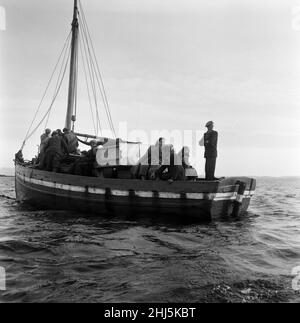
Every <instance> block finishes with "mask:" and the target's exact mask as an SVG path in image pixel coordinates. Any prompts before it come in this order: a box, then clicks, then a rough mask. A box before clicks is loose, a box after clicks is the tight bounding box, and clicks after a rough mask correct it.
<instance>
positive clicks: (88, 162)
mask: <svg viewBox="0 0 300 323" xmlns="http://www.w3.org/2000/svg"><path fill="white" fill-rule="evenodd" d="M206 127H207V129H208V130H207V132H206V133H205V134H204V137H203V140H201V141H200V142H199V144H200V146H204V147H205V155H204V157H205V159H206V163H205V178H206V180H210V181H211V180H215V179H216V178H215V175H214V174H215V167H216V159H217V142H218V133H217V132H216V131H214V130H213V128H214V123H213V122H212V121H209V122H208V123H207V124H206ZM79 142H81V143H83V144H85V145H88V146H89V147H90V150H88V151H84V152H82V153H81V152H80V151H79V150H78V147H79ZM104 144H105V142H101V141H97V140H91V141H90V142H84V141H81V140H80V139H78V138H77V136H76V135H75V134H74V133H73V132H72V131H70V130H68V129H66V128H65V129H64V130H63V131H61V130H59V129H58V130H56V131H53V132H52V133H51V130H50V129H46V130H45V133H44V134H43V135H42V136H41V143H40V151H39V156H38V162H37V164H36V167H37V168H38V169H41V170H46V171H52V172H58V171H60V167H61V164H62V163H64V162H67V163H68V160H69V159H70V155H77V156H78V157H79V156H80V158H77V159H75V160H72V167H71V169H70V170H69V173H71V174H74V175H83V176H92V175H93V168H94V165H95V163H96V154H97V148H98V147H99V146H100V145H104ZM189 156H190V150H189V148H188V147H183V148H182V149H181V150H180V151H179V152H178V153H176V152H175V150H174V147H173V146H172V145H167V144H166V143H165V139H164V138H160V139H159V140H158V141H157V142H156V144H155V145H153V146H150V147H149V149H148V150H147V152H146V154H145V155H144V156H143V157H142V158H140V160H139V162H138V163H137V165H135V166H132V168H131V170H130V173H131V177H132V178H135V179H142V180H147V179H149V180H155V179H160V180H169V181H177V180H185V174H186V170H187V169H189V168H190V169H192V167H191V165H190V164H189Z"/></svg>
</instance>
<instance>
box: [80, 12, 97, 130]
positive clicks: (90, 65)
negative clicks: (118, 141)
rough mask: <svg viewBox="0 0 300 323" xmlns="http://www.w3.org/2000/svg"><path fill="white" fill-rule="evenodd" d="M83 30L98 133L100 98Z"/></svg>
mask: <svg viewBox="0 0 300 323" xmlns="http://www.w3.org/2000/svg"><path fill="white" fill-rule="evenodd" d="M79 20H80V21H81V18H80V17H79ZM82 31H83V35H82V36H83V37H82V40H83V48H84V52H85V58H86V62H87V67H88V73H89V76H90V82H91V87H92V91H93V95H94V101H95V111H96V116H97V134H98V133H99V129H100V132H101V133H102V128H101V122H100V112H99V107H98V99H97V91H96V86H95V75H94V74H95V71H94V69H93V66H92V63H91V60H90V59H89V57H90V56H89V55H88V50H89V49H88V44H87V43H86V38H85V37H84V36H85V35H84V30H82Z"/></svg>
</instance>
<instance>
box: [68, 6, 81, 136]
mask: <svg viewBox="0 0 300 323" xmlns="http://www.w3.org/2000/svg"><path fill="white" fill-rule="evenodd" d="M78 28H79V27H78V0H74V14H73V21H72V43H71V63H70V79H69V94H68V109H67V115H66V123H65V128H67V129H69V130H71V128H72V121H75V119H73V113H74V107H75V100H76V90H77V89H76V83H77V57H78V32H79V29H78Z"/></svg>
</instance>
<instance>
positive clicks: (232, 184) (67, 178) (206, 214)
mask: <svg viewBox="0 0 300 323" xmlns="http://www.w3.org/2000/svg"><path fill="white" fill-rule="evenodd" d="M78 12H79V10H78V1H77V0H74V17H73V23H72V41H71V55H70V78H69V97H68V109H67V114H66V128H68V129H71V127H72V122H73V129H74V121H75V118H74V115H73V114H74V108H75V104H76V102H75V101H76V84H77V71H76V65H77V56H78V55H77V54H78V28H79V27H78V25H79V20H78ZM85 136H86V137H91V136H88V135H85ZM26 139H27V138H26ZM115 167H116V169H118V167H119V168H120V167H121V166H120V165H118V163H117V165H116V166H115ZM124 167H125V168H126V166H123V168H124ZM128 167H129V166H128ZM127 170H128V169H127ZM15 175H16V176H15V181H16V186H15V187H16V197H17V200H18V201H20V202H27V203H30V204H32V205H35V206H37V207H42V208H47V209H52V208H55V209H73V210H80V211H82V212H86V213H89V214H101V213H108V212H109V213H111V212H116V213H122V214H124V213H125V212H126V213H129V214H132V213H134V214H139V213H146V212H149V213H150V214H153V215H156V214H158V213H161V214H172V215H174V216H175V215H176V216H182V217H187V216H193V217H196V218H200V219H213V218H218V217H224V216H238V215H240V214H242V213H243V212H246V211H247V209H248V207H249V203H250V200H251V197H252V195H253V194H254V191H255V187H256V181H255V179H253V178H247V177H229V178H222V179H220V180H214V181H206V180H203V179H199V178H197V179H193V180H186V181H174V182H168V181H156V180H139V179H130V178H103V177H101V178H100V177H90V176H78V175H71V174H67V173H54V172H48V171H44V170H38V169H36V168H35V167H34V165H33V164H30V163H28V164H24V163H23V162H21V161H20V160H19V159H16V161H15Z"/></svg>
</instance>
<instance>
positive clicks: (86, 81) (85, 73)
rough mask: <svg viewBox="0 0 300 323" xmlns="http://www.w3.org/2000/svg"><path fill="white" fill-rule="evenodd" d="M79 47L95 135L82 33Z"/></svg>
mask: <svg viewBox="0 0 300 323" xmlns="http://www.w3.org/2000/svg"><path fill="white" fill-rule="evenodd" d="M79 48H80V53H81V59H82V65H83V71H84V77H85V83H86V88H87V94H88V99H89V105H90V111H91V116H92V121H93V126H94V133H95V135H97V129H96V124H95V118H94V112H93V105H92V99H91V94H90V85H89V81H88V77H87V71H86V66H85V61H84V54H83V50H82V45H81V39H80V33H79Z"/></svg>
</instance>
